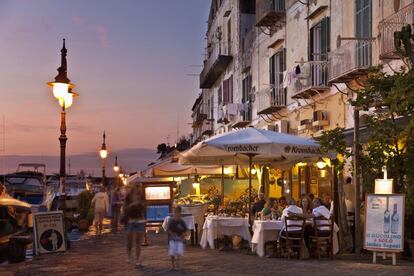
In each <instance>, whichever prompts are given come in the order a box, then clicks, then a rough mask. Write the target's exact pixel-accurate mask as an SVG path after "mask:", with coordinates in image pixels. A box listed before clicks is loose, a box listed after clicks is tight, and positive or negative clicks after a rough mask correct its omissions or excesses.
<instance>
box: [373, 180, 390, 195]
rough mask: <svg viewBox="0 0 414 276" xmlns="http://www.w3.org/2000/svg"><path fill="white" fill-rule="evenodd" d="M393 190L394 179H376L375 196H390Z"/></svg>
mask: <svg viewBox="0 0 414 276" xmlns="http://www.w3.org/2000/svg"><path fill="white" fill-rule="evenodd" d="M393 190H394V189H393V179H375V194H379V195H390V194H392V193H393V192H394V191H393Z"/></svg>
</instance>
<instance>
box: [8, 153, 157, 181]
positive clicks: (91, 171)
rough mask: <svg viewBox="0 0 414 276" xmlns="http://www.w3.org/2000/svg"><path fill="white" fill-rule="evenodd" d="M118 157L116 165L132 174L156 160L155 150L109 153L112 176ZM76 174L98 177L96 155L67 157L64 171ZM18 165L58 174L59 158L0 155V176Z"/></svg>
mask: <svg viewBox="0 0 414 276" xmlns="http://www.w3.org/2000/svg"><path fill="white" fill-rule="evenodd" d="M115 155H117V156H118V163H119V164H120V165H121V166H122V167H123V168H124V169H125V170H126V171H127V172H134V171H137V170H141V169H142V168H144V167H146V165H148V164H149V163H151V162H153V161H154V160H156V159H157V158H158V154H157V153H156V151H155V150H152V149H144V148H133V149H122V150H118V151H114V152H110V155H109V158H108V160H107V172H108V173H109V175H111V176H112V170H110V168H111V167H112V166H113V164H114V162H115ZM69 159H70V173H71V174H76V173H78V172H79V171H80V170H83V171H84V172H85V173H86V174H87V175H92V176H100V174H101V171H102V163H101V159H100V158H99V156H98V153H92V152H89V153H82V154H74V155H68V156H67V158H66V171H67V172H68V173H69ZM19 163H43V164H45V165H46V174H54V173H58V172H59V156H55V155H7V154H6V155H0V174H6V173H11V172H15V171H16V169H17V165H18V164H19Z"/></svg>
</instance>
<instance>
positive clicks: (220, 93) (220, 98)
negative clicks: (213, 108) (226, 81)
mask: <svg viewBox="0 0 414 276" xmlns="http://www.w3.org/2000/svg"><path fill="white" fill-rule="evenodd" d="M217 92H218V95H217V96H218V105H219V106H220V105H222V103H223V90H222V88H221V85H220V87H219V89H218V91H217Z"/></svg>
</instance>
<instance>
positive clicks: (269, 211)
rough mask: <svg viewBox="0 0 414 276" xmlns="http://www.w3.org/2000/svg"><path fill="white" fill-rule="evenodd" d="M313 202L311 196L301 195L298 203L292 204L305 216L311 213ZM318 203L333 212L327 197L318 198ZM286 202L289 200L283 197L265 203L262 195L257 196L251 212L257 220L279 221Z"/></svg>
mask: <svg viewBox="0 0 414 276" xmlns="http://www.w3.org/2000/svg"><path fill="white" fill-rule="evenodd" d="M314 200H315V196H314V195H313V194H308V195H307V194H302V196H301V198H300V199H299V200H298V201H296V202H295V201H293V202H294V204H295V205H296V206H297V207H299V208H301V210H302V213H303V214H305V215H307V214H311V213H312V210H313V201H314ZM318 201H320V202H321V205H323V206H324V207H326V208H327V209H328V210H329V211H330V212H331V213H332V212H333V202H332V200H331V197H330V196H329V195H327V194H324V195H323V196H322V199H320V198H318ZM288 202H290V200H287V199H286V197H284V196H282V197H280V198H269V200H267V201H266V200H265V196H264V194H259V195H258V197H257V199H256V201H255V202H254V203H253V206H252V210H251V212H252V215H253V216H254V217H255V218H258V219H279V218H280V217H281V216H282V213H283V211H284V210H285V208H286V207H287V206H288V205H289V204H288Z"/></svg>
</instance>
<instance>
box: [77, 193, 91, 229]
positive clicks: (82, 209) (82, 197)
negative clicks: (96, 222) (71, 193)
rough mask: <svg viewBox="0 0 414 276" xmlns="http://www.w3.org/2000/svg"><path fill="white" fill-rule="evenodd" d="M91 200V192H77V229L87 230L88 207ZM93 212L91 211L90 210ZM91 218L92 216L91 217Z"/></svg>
mask: <svg viewBox="0 0 414 276" xmlns="http://www.w3.org/2000/svg"><path fill="white" fill-rule="evenodd" d="M91 202H92V193H91V192H89V191H88V190H85V191H83V192H81V193H80V194H79V198H78V209H79V230H85V231H86V230H88V229H89V226H90V225H91V220H90V214H89V213H90V209H91ZM92 214H93V212H92ZM92 220H93V217H92Z"/></svg>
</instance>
